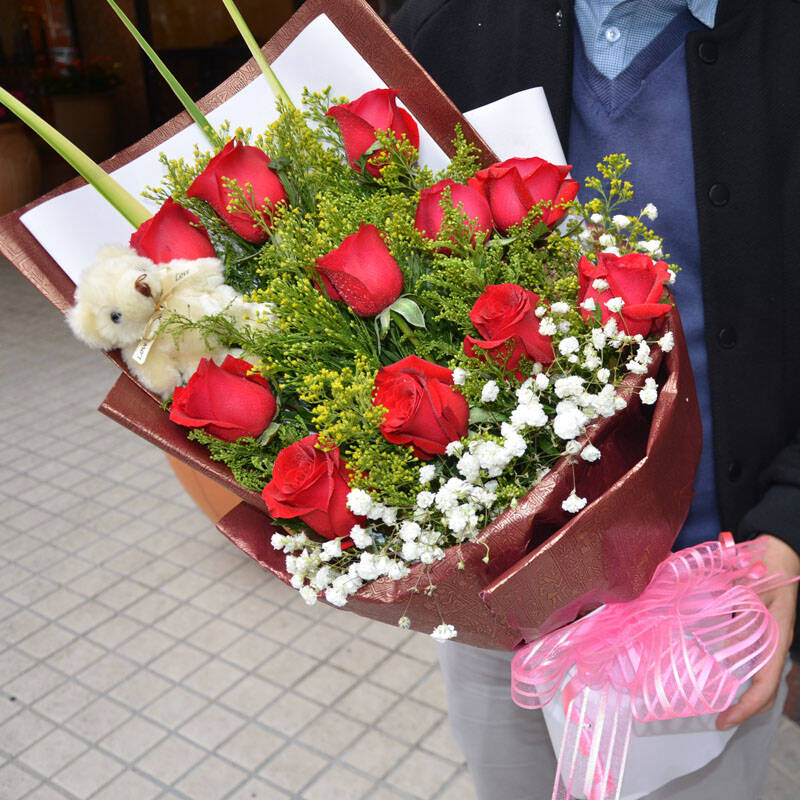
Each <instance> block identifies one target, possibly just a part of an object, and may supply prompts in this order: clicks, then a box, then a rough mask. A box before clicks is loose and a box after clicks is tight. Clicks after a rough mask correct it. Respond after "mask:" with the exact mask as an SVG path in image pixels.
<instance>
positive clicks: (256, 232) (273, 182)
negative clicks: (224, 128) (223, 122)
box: [186, 140, 287, 244]
mask: <svg viewBox="0 0 800 800" xmlns="http://www.w3.org/2000/svg"><path fill="white" fill-rule="evenodd" d="M269 165H270V160H269V156H268V155H267V154H266V153H265V152H264V151H263V150H260V149H259V148H258V147H251V146H249V145H245V144H241V143H239V142H236V141H233V140H232V141H230V142H228V143H227V144H226V145H225V147H223V148H222V150H220V152H219V153H217V154H216V155H215V156H214V157H213V158H212V159H211V161H209V162H208V165H207V166H206V168H205V169H204V170H203V171H202V172H201V173H200V174H199V175H198V176H197V177H196V178H195V179H194V181H193V182H192V185H191V186H190V187H189V189H188V190H187V192H186V196H187V197H199V198H200V199H201V200H205V201H206V202H207V203H208V204H209V205H210V206H211V207H212V208H213V209H214V211H216V212H217V214H219V215H220V217H222V219H224V220H225V222H227V223H228V225H230V227H231V228H232V229H233V230H234V231H236V233H238V234H239V236H241V237H242V238H243V239H247V241H248V242H255V243H257V244H261V243H262V242H265V241H266V240H267V233H266V231H264V230H263V228H261V227H259V226H257V225H254V224H253V218H252V217H251V216H250V215H249V214H247V213H245V212H244V211H235V212H233V213H231V212H230V211H228V206H229V205H230V203H231V200H232V199H233V198H232V196H231V193H230V192H229V191H228V190H227V189H226V188H225V179H226V178H227V179H228V180H235V181H236V182H237V184H238V185H239V188H240V189H242V190H243V191H244V192H245V196H247V197H249V201H250V202H252V203H253V205H254V206H255V207H256V208H257V209H264V208H266V211H267V214H266V215H265V216H266V219H267V221H269V214H270V212H271V211H272V210H273V209H274V208H275V206H277V205H278V203H281V202H286V199H287V198H286V190H285V189H284V188H283V184H282V183H281V181H280V178H278V176H277V175H276V174H275V172H274V171H273V170H271V169H270V167H269ZM248 184H250V186H251V187H252V192H249V191H248V186H247V185H248Z"/></svg>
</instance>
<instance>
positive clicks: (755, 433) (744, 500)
mask: <svg viewBox="0 0 800 800" xmlns="http://www.w3.org/2000/svg"><path fill="white" fill-rule="evenodd" d="M393 29H394V31H395V33H396V34H397V35H398V37H399V38H400V39H401V41H403V42H404V44H406V46H407V47H408V48H409V50H411V52H412V54H413V55H415V56H416V58H417V59H418V60H419V61H420V62H421V63H422V65H423V66H424V67H425V68H426V69H427V70H428V71H429V72H430V74H431V75H432V76H433V78H434V79H435V80H436V81H437V82H438V83H439V84H440V85H441V86H442V88H443V89H444V91H445V92H446V93H447V94H448V95H449V96H450V97H451V98H452V99H453V101H454V102H455V103H456V104H457V105H458V106H459V107H460V108H461V109H462V110H468V109H470V108H475V107H478V106H481V105H484V104H486V103H488V102H491V101H494V100H497V99H498V98H501V97H503V96H506V95H509V94H512V93H514V92H516V91H521V90H523V89H526V88H529V87H531V86H543V87H544V89H545V92H546V94H547V98H548V101H549V104H550V108H551V110H552V112H553V115H554V118H555V122H556V127H557V129H558V131H559V135H560V137H561V140H562V143H563V145H564V149H565V151H566V152H567V153H568V156H569V158H568V160H569V163H570V164H572V165H573V167H572V175H573V177H575V178H577V179H579V180H581V179H583V178H584V177H585V176H586V175H588V174H591V173H593V171H594V169H595V164H596V163H597V162H598V161H600V159H601V158H602V157H603V155H604V154H606V153H609V152H624V153H626V155H627V156H628V157H629V158H630V160H631V161H632V164H633V166H632V168H631V171H630V172H629V176H630V178H631V180H632V182H633V184H634V186H636V189H637V192H639V193H640V194H641V195H642V196H644V197H647V198H648V199H652V200H653V202H654V206H653V207H650V208H648V209H647V213H648V214H649V216H650V219H652V220H653V227H654V229H655V230H656V231H657V233H658V234H659V235H660V236H663V237H664V239H665V241H667V242H668V243H669V245H670V248H671V254H670V255H671V257H672V260H673V261H674V262H676V263H678V264H680V265H681V267H682V270H683V271H682V274H681V279H680V281H679V284H678V285H677V286H676V301H677V304H678V307H679V309H680V312H681V316H682V320H683V325H684V328H685V330H686V336H687V342H688V344H689V350H690V355H691V360H692V364H693V368H694V372H695V378H696V382H697V389H698V397H699V401H700V408H701V413H702V417H703V429H704V434H703V454H702V458H701V462H700V467H699V470H698V473H697V478H696V482H695V500H694V503H693V506H692V509H691V511H690V513H689V517H688V519H687V521H686V524H685V526H684V528H683V529H682V531H681V533H680V535H679V537H678V539H677V541H676V543H675V547H676V548H681V547H687V546H690V545H694V544H697V543H699V542H701V541H705V540H709V539H714V538H716V536H717V533H718V532H719V530H721V529H730V530H733V531H734V532H735V535H736V538H737V539H739V540H743V539H749V538H753V537H756V536H759V535H763V536H764V537H765V545H766V553H765V557H764V561H765V563H766V567H767V569H768V571H770V572H782V573H784V574H785V575H787V576H795V575H798V574H800V555H798V553H800V522H798V520H800V441H799V440H798V435H797V429H798V420H797V415H796V412H795V408H796V404H795V402H794V398H795V397H796V396H797V395H798V392H800V370H798V369H797V366H798V357H797V355H796V353H797V348H796V346H795V344H794V343H795V342H797V341H798V337H799V336H800V319H798V316H797V314H796V312H795V309H794V302H793V298H794V297H795V296H796V295H797V293H798V292H799V291H800V271H798V270H797V260H798V257H797V254H796V252H795V251H794V248H793V247H792V244H793V242H795V241H796V240H797V236H796V234H797V233H798V232H800V223H798V221H797V216H796V211H795V208H794V203H793V200H794V201H795V202H796V198H797V197H798V196H800V171H798V170H797V169H796V167H795V166H793V165H794V164H795V161H793V159H795V160H796V158H797V153H798V152H800V125H798V122H797V121H798V120H800V85H798V78H797V77H796V76H797V75H800V52H799V51H798V50H797V47H796V42H797V41H798V40H800V3H797V2H789V0H774V1H771V2H763V3H747V2H746V0H646V1H642V2H634V0H623V2H613V0H608V1H606V0H603V1H601V0H575V2H574V3H573V2H571V1H570V0H561V1H560V2H559V1H557V0H542V1H540V2H528V1H526V0H506V2H503V3H502V4H497V3H492V2H489V0H436V1H435V2H432V0H410V1H409V2H408V3H406V5H405V6H404V7H403V9H402V10H401V11H400V12H399V13H398V14H397V16H396V17H395V18H394V20H393ZM636 213H637V212H635V211H634V212H633V214H634V215H635V214H636ZM625 219H626V217H625V214H624V213H621V214H620V219H619V220H618V224H619V225H621V226H624V224H625ZM793 234H794V235H793ZM654 255H659V254H658V253H654ZM646 536H647V519H646V518H643V519H642V537H646ZM765 602H766V604H767V607H768V608H769V610H770V611H771V613H772V614H773V616H774V617H775V619H776V620H777V622H778V625H779V627H780V631H781V641H780V645H779V647H778V650H777V652H776V653H775V655H774V656H773V657H772V659H771V661H770V662H769V663H768V664H767V665H766V666H765V667H764V668H763V669H762V670H761V671H760V672H759V673H758V674H757V675H756V676H755V677H754V679H753V681H752V685H751V687H750V688H749V689H748V690H747V691H746V692H745V693H744V695H743V696H742V697H741V698H740V699H739V700H738V702H737V703H735V704H734V705H733V706H732V707H731V708H729V709H728V710H727V711H726V712H724V713H722V714H720V715H719V717H718V719H717V726H718V727H719V728H720V729H729V728H731V727H733V726H739V728H738V730H737V732H736V733H735V735H734V736H733V737H732V739H731V740H730V742H729V744H728V745H727V747H726V749H725V750H724V752H723V753H722V755H720V756H719V757H718V758H716V759H715V760H713V761H712V762H711V763H709V764H708V765H707V766H706V767H704V768H703V769H701V770H699V771H696V772H694V773H690V774H688V775H684V776H681V777H678V778H676V779H675V780H673V781H671V782H669V783H668V784H666V785H665V786H663V787H661V788H660V789H658V790H657V791H656V792H655V793H653V794H651V795H650V797H651V798H653V800H656V798H657V799H658V800H661V798H670V799H671V800H695V799H698V800H699V798H703V800H714V799H715V798H720V800H722V798H725V800H736V799H741V800H755V798H757V797H758V796H759V794H760V792H761V790H762V787H763V784H764V782H765V780H766V773H767V763H768V757H769V749H770V745H771V741H772V737H773V735H774V731H775V727H776V725H777V722H778V720H779V717H780V710H781V707H782V705H783V698H784V697H785V682H784V681H783V679H782V675H783V674H784V669H785V661H786V655H787V652H788V650H789V647H790V644H791V639H792V634H793V628H794V620H795V610H796V604H797V585H796V584H790V585H788V586H784V587H782V588H780V589H777V590H774V591H773V593H772V594H771V595H769V596H767V597H766V598H765ZM510 656H511V654H509V653H499V652H496V651H488V650H480V649H478V648H471V647H468V646H466V645H459V644H455V643H452V642H448V643H444V644H442V645H440V661H441V663H442V667H443V670H444V674H445V679H446V682H447V686H448V696H449V702H450V712H451V720H452V722H453V726H454V730H455V733H456V738H457V739H458V741H459V743H460V745H461V746H462V748H463V749H464V751H465V754H466V756H467V760H468V762H469V766H470V770H471V772H472V775H473V778H474V781H475V784H476V787H477V789H478V793H479V796H480V797H481V798H492V799H493V800H494V799H495V798H503V800H511V798H523V797H525V798H528V797H537V798H538V797H545V796H549V794H550V791H551V788H552V776H553V772H554V770H555V756H554V755H553V752H552V748H551V745H550V741H549V738H548V735H547V732H546V730H545V726H544V723H543V721H542V718H541V716H540V715H539V713H538V712H533V711H527V710H522V709H519V708H517V707H516V706H514V705H513V704H512V702H511V699H510V696H509V692H508V686H509V661H510ZM623 794H624V789H623Z"/></svg>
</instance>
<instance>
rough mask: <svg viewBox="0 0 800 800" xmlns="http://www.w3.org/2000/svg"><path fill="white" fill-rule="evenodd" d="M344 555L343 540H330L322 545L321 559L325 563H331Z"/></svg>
mask: <svg viewBox="0 0 800 800" xmlns="http://www.w3.org/2000/svg"><path fill="white" fill-rule="evenodd" d="M341 554H342V540H341V539H328V541H327V542H325V543H324V544H323V545H322V554H321V555H320V558H321V559H322V560H323V561H330V560H331V559H332V558H338V557H339V556H340V555H341Z"/></svg>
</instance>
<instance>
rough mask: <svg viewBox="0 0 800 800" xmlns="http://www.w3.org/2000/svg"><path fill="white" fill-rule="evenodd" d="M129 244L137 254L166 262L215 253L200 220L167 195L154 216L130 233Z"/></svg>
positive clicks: (204, 256) (213, 256) (211, 255)
mask: <svg viewBox="0 0 800 800" xmlns="http://www.w3.org/2000/svg"><path fill="white" fill-rule="evenodd" d="M130 244H131V247H132V248H133V249H134V250H135V251H136V252H137V253H138V254H139V255H140V256H144V257H145V258H149V259H150V260H151V261H152V262H154V263H155V264H166V263H168V262H170V261H172V260H173V259H175V258H185V259H187V260H190V261H193V260H195V259H197V258H215V257H216V253H215V252H214V248H213V247H212V246H211V241H210V239H209V238H208V234H207V233H206V229H205V228H203V227H202V225H201V224H200V220H199V219H198V218H197V217H196V216H195V215H194V214H192V212H191V211H189V210H188V209H186V208H184V207H183V206H179V205H178V204H177V203H176V202H175V201H174V200H173V199H172V198H171V197H168V198H167V199H166V201H165V202H164V205H163V206H161V208H159V209H158V212H157V213H156V215H155V216H153V217H150V219H148V220H145V221H144V222H143V223H142V224H141V225H140V226H139V228H138V229H137V230H135V231H134V232H133V233H132V234H131V241H130Z"/></svg>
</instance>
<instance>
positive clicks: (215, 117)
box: [21, 15, 564, 283]
mask: <svg viewBox="0 0 800 800" xmlns="http://www.w3.org/2000/svg"><path fill="white" fill-rule="evenodd" d="M273 66H274V69H275V72H276V73H277V75H278V76H279V78H280V79H281V82H282V83H283V85H284V87H285V88H286V91H287V92H288V94H289V96H290V97H291V98H292V100H293V101H294V102H296V103H299V102H300V97H301V95H302V91H303V89H304V87H309V88H311V89H315V90H322V89H325V88H326V87H327V86H331V87H332V88H333V93H334V95H345V96H347V97H350V98H355V97H358V96H359V95H361V94H363V93H364V92H367V91H369V90H370V89H376V88H381V87H385V86H386V84H385V83H384V82H383V81H381V79H380V78H379V77H378V75H377V73H376V72H375V71H374V70H373V69H372V67H370V66H369V64H368V63H367V62H366V61H365V60H364V59H363V58H362V56H361V55H360V54H359V53H358V51H357V50H356V49H355V48H354V47H353V46H352V45H351V44H350V43H349V42H348V41H347V39H345V37H344V35H343V34H342V33H341V32H340V31H339V29H338V28H337V27H336V26H335V25H334V24H333V23H332V22H331V21H330V19H329V18H328V17H327V16H325V15H320V16H319V17H317V18H316V19H315V20H314V21H313V22H311V23H310V24H309V25H308V26H307V27H306V28H305V29H304V30H303V31H302V32H301V33H300V34H299V35H298V36H297V37H296V38H295V40H294V41H293V42H292V43H291V44H290V45H289V46H288V47H287V48H286V50H284V52H283V53H281V55H280V56H279V57H278V58H277V59H276V60H275V63H274V65H273ZM275 117H276V111H275V100H274V98H273V95H272V92H271V90H270V89H269V87H268V85H267V82H266V80H265V79H264V78H263V77H259V78H257V79H256V80H254V81H252V82H251V83H249V84H248V85H247V86H245V87H244V88H243V89H241V90H240V91H239V92H237V94H235V95H234V96H233V97H231V98H229V99H228V100H226V101H225V102H224V103H222V104H221V105H220V106H219V107H217V108H216V109H214V110H213V111H211V112H210V113H209V114H208V120H209V122H211V124H212V125H214V126H219V125H221V124H222V123H223V122H224V121H225V120H230V122H231V124H232V126H233V127H242V128H248V127H249V128H252V129H253V131H255V132H258V131H261V130H263V129H264V128H266V126H267V125H269V123H270V122H272V121H273V120H274V119H275ZM467 117H468V119H469V120H470V122H471V123H472V124H473V125H474V126H475V128H476V130H478V132H479V133H480V134H481V135H482V136H483V138H484V139H485V140H486V142H487V144H489V146H490V147H492V149H494V150H495V151H496V152H497V153H498V154H500V155H501V157H506V155H517V156H528V155H540V156H542V157H543V158H547V159H548V160H550V161H554V162H556V163H561V164H563V163H564V156H563V153H562V151H561V147H560V145H559V144H558V137H557V135H556V133H555V126H554V125H553V122H552V119H551V117H550V112H549V110H548V108H547V102H546V100H545V99H544V92H543V91H542V90H541V89H531V90H528V91H526V92H520V93H518V94H515V95H512V96H511V97H509V98H506V100H500V101H497V102H496V103H492V104H491V105H490V106H487V107H485V108H483V109H476V110H475V111H473V112H469V114H468V115H467ZM498 120H503V123H502V124H501V123H499V122H498ZM508 121H510V122H508ZM195 145H198V146H199V147H200V148H201V149H207V147H208V145H207V142H206V140H205V138H204V137H203V135H202V134H201V133H200V131H199V129H198V128H197V127H196V126H195V125H190V126H189V127H188V128H185V129H184V130H182V131H181V132H180V133H177V134H175V135H174V136H172V137H171V138H170V139H168V140H166V141H165V142H163V143H162V144H161V145H159V146H158V147H157V148H155V149H154V150H152V151H150V152H148V153H145V154H144V155H142V156H139V157H138V158H136V159H134V160H133V161H131V162H130V163H129V164H126V165H125V166H124V167H121V168H120V169H117V170H115V171H114V172H113V173H112V174H113V176H114V178H116V180H117V181H119V183H120V184H121V185H122V186H124V187H125V188H126V189H127V190H128V191H129V192H130V193H131V194H133V195H134V196H135V197H139V196H140V194H141V192H142V190H143V189H144V188H145V187H147V186H152V185H157V184H158V183H159V182H160V181H161V177H162V175H163V167H162V166H161V164H160V163H159V155H160V154H161V153H164V154H166V155H167V156H168V157H169V158H171V159H175V158H181V157H182V158H185V159H187V160H192V159H193V156H192V153H193V149H194V146H195ZM420 161H421V162H422V163H424V164H427V165H428V166H430V167H431V168H432V169H434V170H439V169H442V168H443V167H444V166H445V165H446V164H447V156H446V155H445V153H444V152H443V151H442V149H441V148H440V147H439V146H438V145H437V144H436V143H435V142H434V141H433V139H432V138H431V137H430V135H429V134H428V133H427V132H426V131H424V130H422V129H420ZM143 202H144V203H145V205H147V206H148V207H150V208H151V209H152V210H153V211H155V210H156V208H155V206H154V205H153V204H152V203H150V202H149V201H143ZM21 220H22V223H23V224H24V225H25V227H26V228H28V230H29V231H30V232H31V233H32V234H33V236H34V237H35V238H36V239H38V240H39V242H40V243H41V245H42V246H43V247H44V249H45V250H46V251H47V252H48V253H49V254H50V255H51V256H52V258H53V259H54V260H55V262H56V263H57V264H58V265H59V266H60V267H61V268H62V269H63V270H64V272H66V273H67V275H69V277H70V278H71V279H72V280H73V282H75V283H77V282H78V278H79V277H80V274H81V272H82V271H83V269H84V268H85V267H86V266H88V265H89V264H90V263H91V262H92V260H93V259H94V257H95V254H96V253H97V251H98V250H99V249H100V248H101V247H102V246H104V245H107V244H110V243H117V244H123V243H124V244H127V242H128V239H129V238H130V235H131V232H132V230H133V228H132V227H131V225H130V224H129V223H128V222H127V221H126V220H125V219H124V218H123V217H122V216H121V215H120V214H119V213H118V212H117V211H116V210H114V209H113V208H112V207H111V206H110V205H109V204H108V203H107V202H106V201H105V200H104V199H103V198H102V197H101V196H100V195H99V194H98V193H97V192H96V191H95V190H94V189H93V188H92V187H91V186H83V187H81V188H80V189H75V190H73V191H71V192H67V193H65V194H62V195H60V196H59V197H56V198H54V199H53V200H49V201H48V202H46V203H42V204H41V205H39V206H37V207H36V208H34V209H32V210H31V211H28V212H27V213H26V214H23V215H22V217H21Z"/></svg>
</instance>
